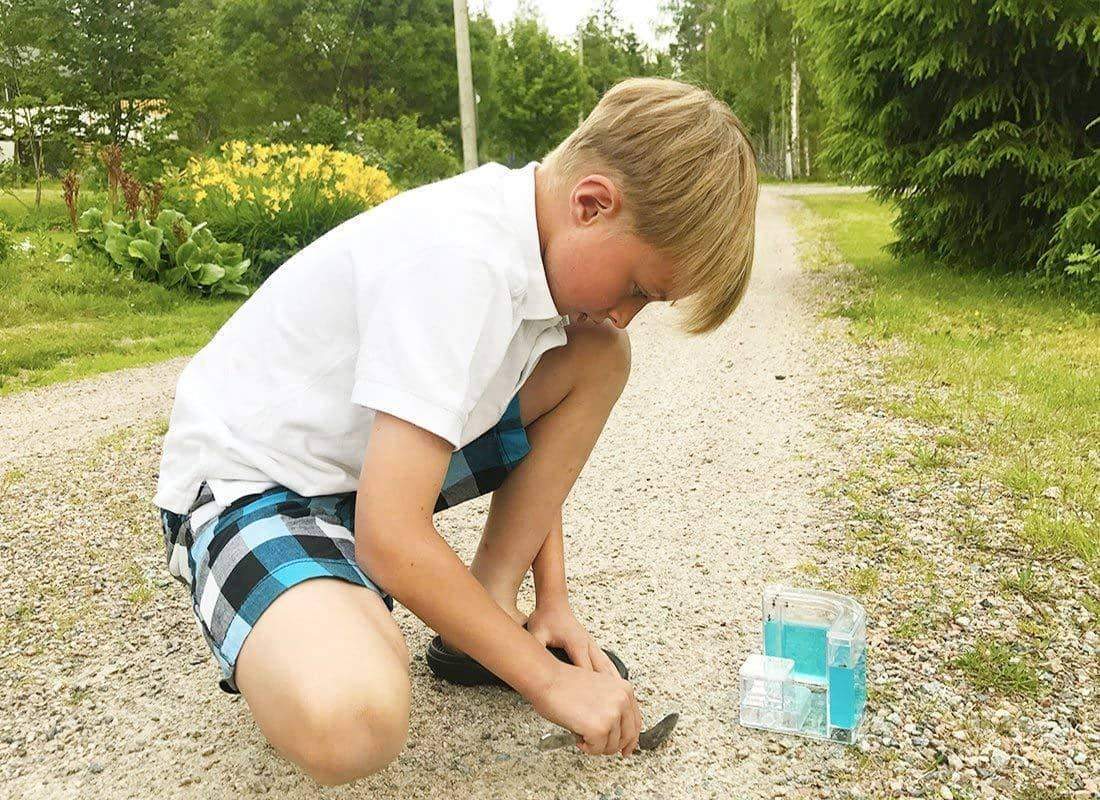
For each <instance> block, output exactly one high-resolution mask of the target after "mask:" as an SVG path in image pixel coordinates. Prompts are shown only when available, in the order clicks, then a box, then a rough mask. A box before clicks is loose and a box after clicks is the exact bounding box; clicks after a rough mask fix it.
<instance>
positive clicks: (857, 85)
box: [797, 0, 1100, 269]
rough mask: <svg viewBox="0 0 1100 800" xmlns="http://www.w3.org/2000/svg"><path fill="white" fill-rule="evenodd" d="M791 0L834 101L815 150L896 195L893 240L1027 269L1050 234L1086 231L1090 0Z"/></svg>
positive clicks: (1099, 64) (1093, 31)
mask: <svg viewBox="0 0 1100 800" xmlns="http://www.w3.org/2000/svg"><path fill="white" fill-rule="evenodd" d="M797 9H798V13H799V18H800V22H801V24H802V26H803V27H804V28H805V29H806V30H807V31H810V32H811V34H812V38H813V42H814V46H815V51H816V55H817V70H818V76H819V79H820V80H819V84H820V86H821V87H822V88H823V90H824V91H825V93H826V95H827V102H828V105H829V107H830V120H831V128H830V132H829V134H828V136H827V138H826V141H825V150H824V153H823V155H824V156H825V158H826V159H827V160H828V161H829V162H830V163H831V164H832V165H834V166H835V167H836V168H837V169H839V170H840V171H841V172H842V173H844V174H845V175H846V176H850V177H851V178H853V179H855V180H857V181H860V182H866V183H871V184H874V185H875V186H876V187H877V188H876V190H875V196H876V197H877V198H879V199H882V200H885V199H892V200H894V201H895V203H896V206H897V209H898V216H897V219H896V221H895V225H896V230H897V232H898V235H899V239H898V241H897V242H895V243H894V244H892V245H891V246H890V250H891V252H892V253H894V254H895V255H899V256H901V255H909V254H923V255H927V256H930V257H932V258H933V259H936V260H940V261H943V262H945V263H948V264H954V265H959V266H964V267H973V268H990V267H993V268H1000V269H1030V268H1033V267H1035V266H1036V265H1037V264H1039V263H1040V260H1041V258H1042V257H1043V256H1044V253H1051V251H1050V249H1049V248H1050V246H1051V239H1052V237H1054V236H1056V235H1061V234H1063V233H1065V234H1066V239H1067V241H1066V242H1065V243H1064V244H1065V247H1064V249H1063V250H1061V251H1060V252H1062V253H1063V254H1064V255H1066V256H1068V255H1069V252H1072V251H1075V250H1076V248H1077V246H1078V244H1079V243H1081V239H1080V236H1081V235H1082V233H1080V232H1081V231H1084V230H1086V229H1091V231H1092V232H1093V233H1092V237H1093V239H1094V240H1095V232H1096V227H1095V225H1096V214H1095V209H1096V201H1095V198H1094V199H1093V200H1092V201H1091V202H1090V201H1089V200H1088V196H1089V193H1090V192H1092V191H1094V190H1095V187H1096V174H1097V173H1096V164H1097V161H1096V156H1095V154H1096V150H1097V146H1098V144H1100V141H1098V140H1100V126H1094V127H1093V128H1092V130H1091V131H1089V130H1086V125H1087V123H1088V122H1089V121H1090V120H1091V119H1092V118H1093V117H1094V116H1095V113H1096V98H1097V90H1098V89H1100V17H1098V16H1097V14H1096V8H1095V2H1090V1H1089V0H1060V1H1059V2H1055V1H1054V0H1042V2H1039V3H1033V4H1019V3H1015V2H1011V1H1010V0H962V2H958V3H950V4H946V5H945V4H934V5H930V4H928V3H925V2H922V0H892V1H890V2H887V0H842V2H835V0H797ZM1090 208H1091V218H1092V222H1091V223H1089V222H1088V221H1087V220H1085V219H1084V217H1086V216H1089V215H1090V212H1089V209H1090ZM1073 209H1084V210H1083V211H1081V212H1073V211H1072V210H1073ZM1067 215H1074V216H1072V217H1071V218H1067ZM1078 217H1080V219H1079V218H1078ZM1060 220H1061V221H1064V224H1063V225H1062V227H1059V222H1060ZM1090 226H1091V227H1090ZM1086 238H1087V237H1086ZM1059 247H1062V245H1061V244H1059V243H1058V242H1056V243H1055V248H1056V250H1057V248H1059ZM1052 260H1057V258H1056V255H1055V254H1054V253H1051V255H1049V256H1048V262H1049V261H1052Z"/></svg>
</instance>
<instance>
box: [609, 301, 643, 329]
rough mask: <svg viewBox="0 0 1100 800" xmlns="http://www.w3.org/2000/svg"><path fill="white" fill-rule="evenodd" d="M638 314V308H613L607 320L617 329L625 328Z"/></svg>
mask: <svg viewBox="0 0 1100 800" xmlns="http://www.w3.org/2000/svg"><path fill="white" fill-rule="evenodd" d="M637 313H638V307H637V306H630V307H626V308H613V309H611V310H610V311H608V312H607V317H606V319H609V320H611V324H612V325H614V326H615V327H616V328H625V327H626V326H627V325H629V324H630V320H632V319H634V315H635V314H637Z"/></svg>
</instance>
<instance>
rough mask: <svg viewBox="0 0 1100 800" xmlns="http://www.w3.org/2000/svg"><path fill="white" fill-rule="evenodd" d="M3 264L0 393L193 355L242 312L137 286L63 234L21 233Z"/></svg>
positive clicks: (232, 302) (231, 303)
mask: <svg viewBox="0 0 1100 800" xmlns="http://www.w3.org/2000/svg"><path fill="white" fill-rule="evenodd" d="M12 238H13V240H14V242H15V243H16V244H17V245H18V244H19V243H21V242H24V241H26V242H29V243H30V246H31V248H32V249H30V250H29V251H24V250H23V249H21V248H20V247H18V246H17V247H16V248H15V249H14V251H13V252H12V253H11V255H9V257H8V258H7V259H6V260H5V261H2V262H0V395H7V394H12V393H14V392H18V391H22V390H24V389H28V388H31V387H35V386H44V385H46V384H50V383H56V382H58V381H65V380H72V379H75V378H81V377H85V376H88V375H94V374H97V373H101V372H108V371H111V370H116V369H121V368H124V367H134V366H139V365H142V364H149V363H153V362H156V361H162V360H164V359H166V358H171V357H174V356H177V355H185V354H189V353H193V352H195V351H196V350H198V349H199V348H201V347H202V346H203V345H205V344H206V343H207V342H208V341H209V340H210V338H211V337H212V336H213V335H214V333H215V332H216V331H217V330H218V328H220V327H221V325H222V324H223V323H224V322H225V321H226V319H228V318H229V316H230V315H231V314H232V313H233V311H235V310H236V309H237V307H238V306H239V305H240V303H241V300H240V299H203V298H200V297H198V296H196V295H193V294H190V293H188V292H186V291H185V290H183V289H166V288H164V287H162V286H158V285H156V284H153V283H147V282H144V281H137V280H131V279H129V278H127V277H125V276H124V275H121V274H119V273H118V272H116V271H115V270H114V269H113V268H112V266H111V265H110V264H109V263H108V261H107V259H106V258H105V257H102V256H98V255H92V254H87V255H85V254H78V255H77V256H76V258H75V259H74V260H73V261H72V263H58V262H57V258H58V256H60V255H61V254H62V253H65V252H68V251H69V250H71V248H72V245H73V237H72V235H71V234H69V233H63V232H58V231H33V232H22V233H15V234H13V237H12Z"/></svg>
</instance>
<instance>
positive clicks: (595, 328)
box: [581, 322, 630, 390]
mask: <svg viewBox="0 0 1100 800" xmlns="http://www.w3.org/2000/svg"><path fill="white" fill-rule="evenodd" d="M582 330H583V333H582V334H581V339H582V347H583V348H584V349H585V350H586V352H585V355H584V358H583V363H584V364H585V366H587V367H588V368H589V369H590V370H591V371H592V372H593V373H594V374H596V375H598V376H599V377H600V380H601V381H602V382H604V383H607V382H608V381H609V380H614V381H616V382H617V384H618V389H620V390H621V389H622V387H623V386H625V385H626V381H627V378H628V377H629V376H630V335H629V334H628V333H627V332H626V331H625V330H621V329H620V328H616V327H615V326H614V325H612V324H610V323H608V322H605V323H603V324H602V325H592V326H589V327H586V328H584V329H582Z"/></svg>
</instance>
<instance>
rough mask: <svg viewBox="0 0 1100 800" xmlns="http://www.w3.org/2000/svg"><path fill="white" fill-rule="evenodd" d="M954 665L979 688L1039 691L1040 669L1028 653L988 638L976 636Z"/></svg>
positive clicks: (1033, 693)
mask: <svg viewBox="0 0 1100 800" xmlns="http://www.w3.org/2000/svg"><path fill="white" fill-rule="evenodd" d="M954 666H955V667H956V668H958V669H959V670H961V671H962V673H963V674H964V675H965V676H966V678H967V680H968V681H969V682H970V683H971V685H973V686H974V687H975V688H976V689H979V690H984V691H990V692H995V693H997V694H1003V695H1021V696H1025V697H1035V696H1037V695H1038V694H1039V673H1038V671H1037V670H1036V669H1035V667H1034V665H1032V664H1031V661H1030V659H1029V657H1028V656H1027V655H1026V654H1025V653H1022V652H1016V651H1014V650H1012V649H1011V648H1009V647H1008V646H1006V645H1004V644H1001V643H1000V642H996V641H993V640H992V639H989V638H982V639H979V640H978V641H977V642H976V643H975V644H974V646H973V647H971V648H970V649H968V650H966V651H965V652H963V653H962V654H960V655H959V656H958V657H957V658H956V659H955V661H954Z"/></svg>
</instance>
